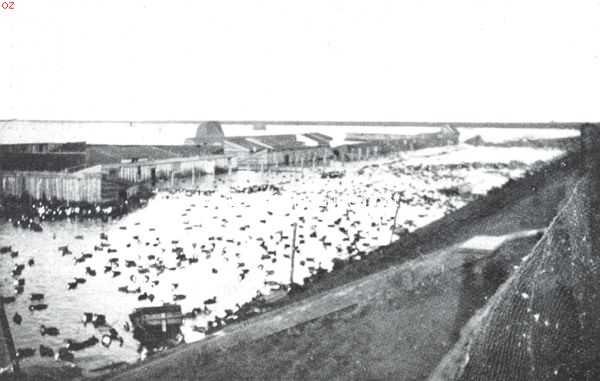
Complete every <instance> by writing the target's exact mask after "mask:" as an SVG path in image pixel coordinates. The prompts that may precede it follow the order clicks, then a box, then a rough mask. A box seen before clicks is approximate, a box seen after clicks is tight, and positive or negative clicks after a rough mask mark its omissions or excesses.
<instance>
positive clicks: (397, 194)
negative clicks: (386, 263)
mask: <svg viewBox="0 0 600 381" xmlns="http://www.w3.org/2000/svg"><path fill="white" fill-rule="evenodd" d="M403 195H404V193H403V192H402V191H400V192H394V193H392V201H395V202H396V205H397V207H396V214H395V215H394V225H392V235H391V236H390V243H392V241H393V240H394V234H395V233H396V220H397V219H398V212H399V211H400V205H401V204H402V202H403V201H404V200H403Z"/></svg>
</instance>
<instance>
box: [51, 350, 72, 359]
mask: <svg viewBox="0 0 600 381" xmlns="http://www.w3.org/2000/svg"><path fill="white" fill-rule="evenodd" d="M54 358H55V359H56V360H61V361H69V362H73V360H75V355H74V354H73V353H72V352H70V351H69V349H68V348H59V350H58V353H56V355H55V356H54Z"/></svg>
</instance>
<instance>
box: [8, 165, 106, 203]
mask: <svg viewBox="0 0 600 381" xmlns="http://www.w3.org/2000/svg"><path fill="white" fill-rule="evenodd" d="M101 188H102V174H100V173H60V172H33V171H18V172H0V194H3V195H10V196H15V197H22V196H23V195H28V196H31V197H33V198H34V199H43V198H46V199H52V198H56V199H58V200H65V201H86V202H100V201H102V197H101Z"/></svg>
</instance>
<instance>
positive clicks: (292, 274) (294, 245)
mask: <svg viewBox="0 0 600 381" xmlns="http://www.w3.org/2000/svg"><path fill="white" fill-rule="evenodd" d="M297 227H298V223H297V222H294V238H293V239H292V256H291V260H292V269H291V271H290V285H292V284H294V263H295V262H296V261H295V258H296V228H297Z"/></svg>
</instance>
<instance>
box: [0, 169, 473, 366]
mask: <svg viewBox="0 0 600 381" xmlns="http://www.w3.org/2000/svg"><path fill="white" fill-rule="evenodd" d="M332 173H333V172H332ZM347 173H348V171H338V172H335V173H334V175H332V176H329V175H327V176H323V177H321V176H320V175H319V174H312V175H308V177H305V175H304V174H298V173H284V174H275V175H269V176H271V177H272V178H270V179H269V181H268V183H264V184H258V185H256V184H252V183H251V180H246V184H244V185H243V186H239V184H236V186H233V185H231V180H228V179H226V178H220V177H216V178H215V180H214V183H213V188H214V189H209V190H199V189H195V190H189V189H171V190H169V191H168V192H159V193H158V196H157V197H156V198H157V200H156V201H153V202H151V203H150V204H149V206H148V208H147V209H150V208H152V205H153V204H154V203H158V202H162V203H164V204H165V205H171V206H170V207H166V209H165V210H164V211H163V212H164V215H161V216H160V218H159V221H156V220H155V221H151V222H150V221H147V220H143V221H144V223H142V222H140V221H135V220H134V219H133V217H135V215H131V216H130V217H131V218H127V219H123V220H121V221H122V222H118V221H117V220H114V221H113V222H111V223H110V224H108V226H105V227H106V229H104V228H103V231H102V232H101V233H100V234H99V235H96V236H94V237H90V236H89V235H86V234H80V235H76V236H74V237H72V239H73V240H82V241H84V242H85V245H84V246H86V247H88V249H87V250H83V251H80V250H77V251H76V250H74V249H72V248H70V247H69V246H73V245H70V244H66V245H57V246H55V249H54V253H55V254H53V255H58V256H59V257H61V258H62V257H69V258H72V263H73V266H75V267H76V268H77V269H78V270H77V271H78V272H79V273H80V274H81V275H80V276H76V277H72V278H69V279H68V280H66V284H65V285H64V292H67V293H71V292H73V293H76V292H77V291H78V290H79V289H81V288H84V287H86V286H87V285H86V283H88V280H89V279H93V278H96V277H103V279H105V280H106V281H105V282H103V283H102V284H103V285H104V287H115V289H116V291H118V293H119V294H120V295H123V297H124V298H134V300H135V301H137V302H138V303H139V304H140V305H146V304H162V303H165V302H178V303H182V305H183V306H185V307H187V312H185V315H184V317H185V318H186V320H187V321H189V324H190V326H191V329H192V331H194V332H198V333H201V334H206V333H210V332H212V331H214V330H215V329H219V328H221V327H223V326H225V325H227V324H229V323H231V322H234V321H236V320H240V319H244V318H246V317H248V316H251V315H254V314H257V313H260V312H261V311H262V309H263V306H264V303H265V300H266V298H267V297H268V295H269V293H270V292H273V291H276V290H281V289H286V288H287V287H289V279H290V273H289V271H290V263H291V255H292V250H295V252H294V254H295V258H296V259H295V260H296V268H297V269H296V273H295V274H294V279H303V281H304V283H305V284H306V283H310V279H311V276H313V277H321V276H323V275H324V274H326V273H327V272H328V271H331V270H332V268H333V263H334V260H335V261H340V260H356V259H360V258H362V257H363V256H365V255H367V254H368V253H369V252H370V251H371V250H373V249H374V248H376V247H378V246H381V245H384V244H387V243H389V237H390V232H391V231H392V228H393V226H392V225H393V223H394V220H395V216H394V214H395V213H394V212H395V211H396V207H397V205H398V201H397V200H393V199H392V197H391V196H392V194H393V193H394V192H397V191H398V190H399V189H401V190H402V202H403V205H402V206H401V209H400V210H401V213H400V218H399V219H398V221H397V226H396V228H401V229H404V230H405V231H406V232H410V231H413V230H414V229H416V228H417V227H419V226H422V225H424V224H426V223H428V222H431V221H432V220H434V219H436V218H439V217H441V215H443V214H444V213H448V212H450V211H452V210H454V209H456V208H458V207H460V206H462V205H463V204H464V200H463V199H462V198H461V197H460V196H458V195H452V194H444V193H443V192H439V191H438V186H437V184H436V181H438V180H440V179H442V178H444V177H445V176H446V175H445V174H442V173H441V172H440V171H438V170H435V169H431V170H428V171H423V170H419V169H415V168H410V167H409V168H404V167H402V166H401V165H387V166H384V165H377V164H375V165H369V166H365V167H363V168H362V169H360V171H359V172H358V174H357V173H356V171H354V173H352V172H350V175H348V174H347ZM344 174H346V175H345V176H344ZM390 175H395V176H390ZM319 178H321V179H319ZM274 180H275V181H274ZM228 185H229V186H228ZM174 201H175V202H174ZM169 202H173V203H172V204H168V203H169ZM36 207H37V208H38V211H39V213H38V214H39V216H40V218H39V219H38V220H41V221H48V220H56V219H60V218H62V217H68V216H86V215H89V214H90V213H98V214H99V215H102V216H119V215H120V213H122V212H123V211H122V210H118V211H116V212H115V210H112V209H110V208H101V207H99V206H96V207H94V208H88V209H81V208H79V209H78V208H73V209H69V208H63V207H61V208H46V206H44V205H37V206H36ZM179 207H181V208H182V209H179V210H177V208H179ZM169 213H170V214H169ZM42 216H43V218H42ZM161 220H162V221H166V222H164V223H163V222H162V221H161ZM19 221H20V222H19V223H18V224H17V225H18V226H22V225H23V223H31V222H34V220H33V219H27V220H19ZM27 221H29V222H27ZM13 223H14V221H13ZM40 228H41V226H40ZM296 230H297V231H296ZM175 231H176V232H177V233H176V234H174V233H173V232H175ZM295 233H297V234H295ZM113 237H115V238H114V239H113ZM54 238H55V237H54ZM0 255H6V256H10V257H11V258H13V260H14V261H17V260H18V259H19V258H21V256H20V254H19V252H18V251H16V250H14V249H13V248H12V247H2V248H0ZM1 259H2V258H1V257H0V260H1ZM35 265H36V264H35V258H31V257H30V258H27V259H26V260H25V262H23V263H16V262H15V263H14V266H13V267H12V269H11V274H10V275H11V277H12V279H13V281H14V285H13V286H14V291H15V293H14V295H13V296H7V297H5V298H4V300H3V302H4V303H11V302H14V301H15V298H19V297H24V296H23V294H25V287H26V279H25V277H24V274H25V273H26V272H27V268H28V267H32V266H35ZM184 271H185V272H186V273H187V274H190V276H189V277H186V276H183V275H180V274H182V272H184ZM169 274H171V275H169ZM224 274H227V276H228V277H231V274H235V278H236V279H237V281H236V284H230V285H229V284H228V286H227V287H218V286H216V285H217V284H219V283H218V281H217V279H219V278H220V277H224V276H225V275H224ZM177 279H181V280H179V281H176V280H177ZM199 281H200V283H198V282H199ZM298 283H300V282H298ZM222 288H223V289H222ZM225 288H227V289H226V290H225ZM245 289H250V290H251V295H250V292H242V290H245ZM34 291H35V292H34ZM238 293H240V294H242V293H243V294H244V295H246V296H244V297H243V298H242V299H239V298H240V297H239V296H238V295H237V294H238ZM73 297H74V298H75V297H76V294H73ZM236 298H238V299H236ZM45 300H46V297H45V295H44V294H42V293H40V292H39V291H38V290H32V292H31V293H30V294H29V302H30V303H29V306H28V308H29V310H30V311H31V312H34V314H32V315H29V316H30V318H31V319H36V315H35V313H44V311H45V310H46V309H47V308H48V304H47V303H46V302H45ZM240 304H241V305H240ZM83 316H84V317H83V320H82V323H83V324H91V325H92V326H93V327H94V328H95V329H96V330H97V331H98V336H99V337H100V339H98V337H97V336H96V335H93V336H91V337H87V338H80V339H79V340H75V339H71V338H67V339H64V343H65V345H64V346H61V347H59V348H55V349H53V348H51V347H48V346H45V345H43V344H40V346H39V348H38V350H39V355H40V356H55V357H56V358H58V359H62V360H69V361H72V360H73V358H74V354H73V352H76V351H80V350H84V349H87V348H90V347H93V346H95V345H98V344H99V343H100V344H101V345H104V346H106V347H110V346H111V344H112V343H113V342H115V341H116V342H118V343H119V344H120V345H123V336H122V335H121V333H120V332H119V331H124V332H128V331H130V329H131V328H130V327H129V323H128V322H127V321H121V322H120V323H119V324H118V326H117V325H115V324H113V325H110V324H108V323H107V319H106V316H105V314H96V313H89V312H85V313H84V315H83ZM12 318H13V319H12V321H13V323H14V324H15V325H20V324H21V323H22V321H23V319H24V317H23V316H22V315H21V314H19V313H18V312H15V313H14V315H13V317H12ZM39 331H40V336H42V337H44V336H60V335H61V332H60V329H59V328H58V327H53V326H46V325H42V324H40V327H39ZM34 354H35V348H33V347H23V348H19V351H18V355H19V356H20V357H28V356H33V355H34Z"/></svg>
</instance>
